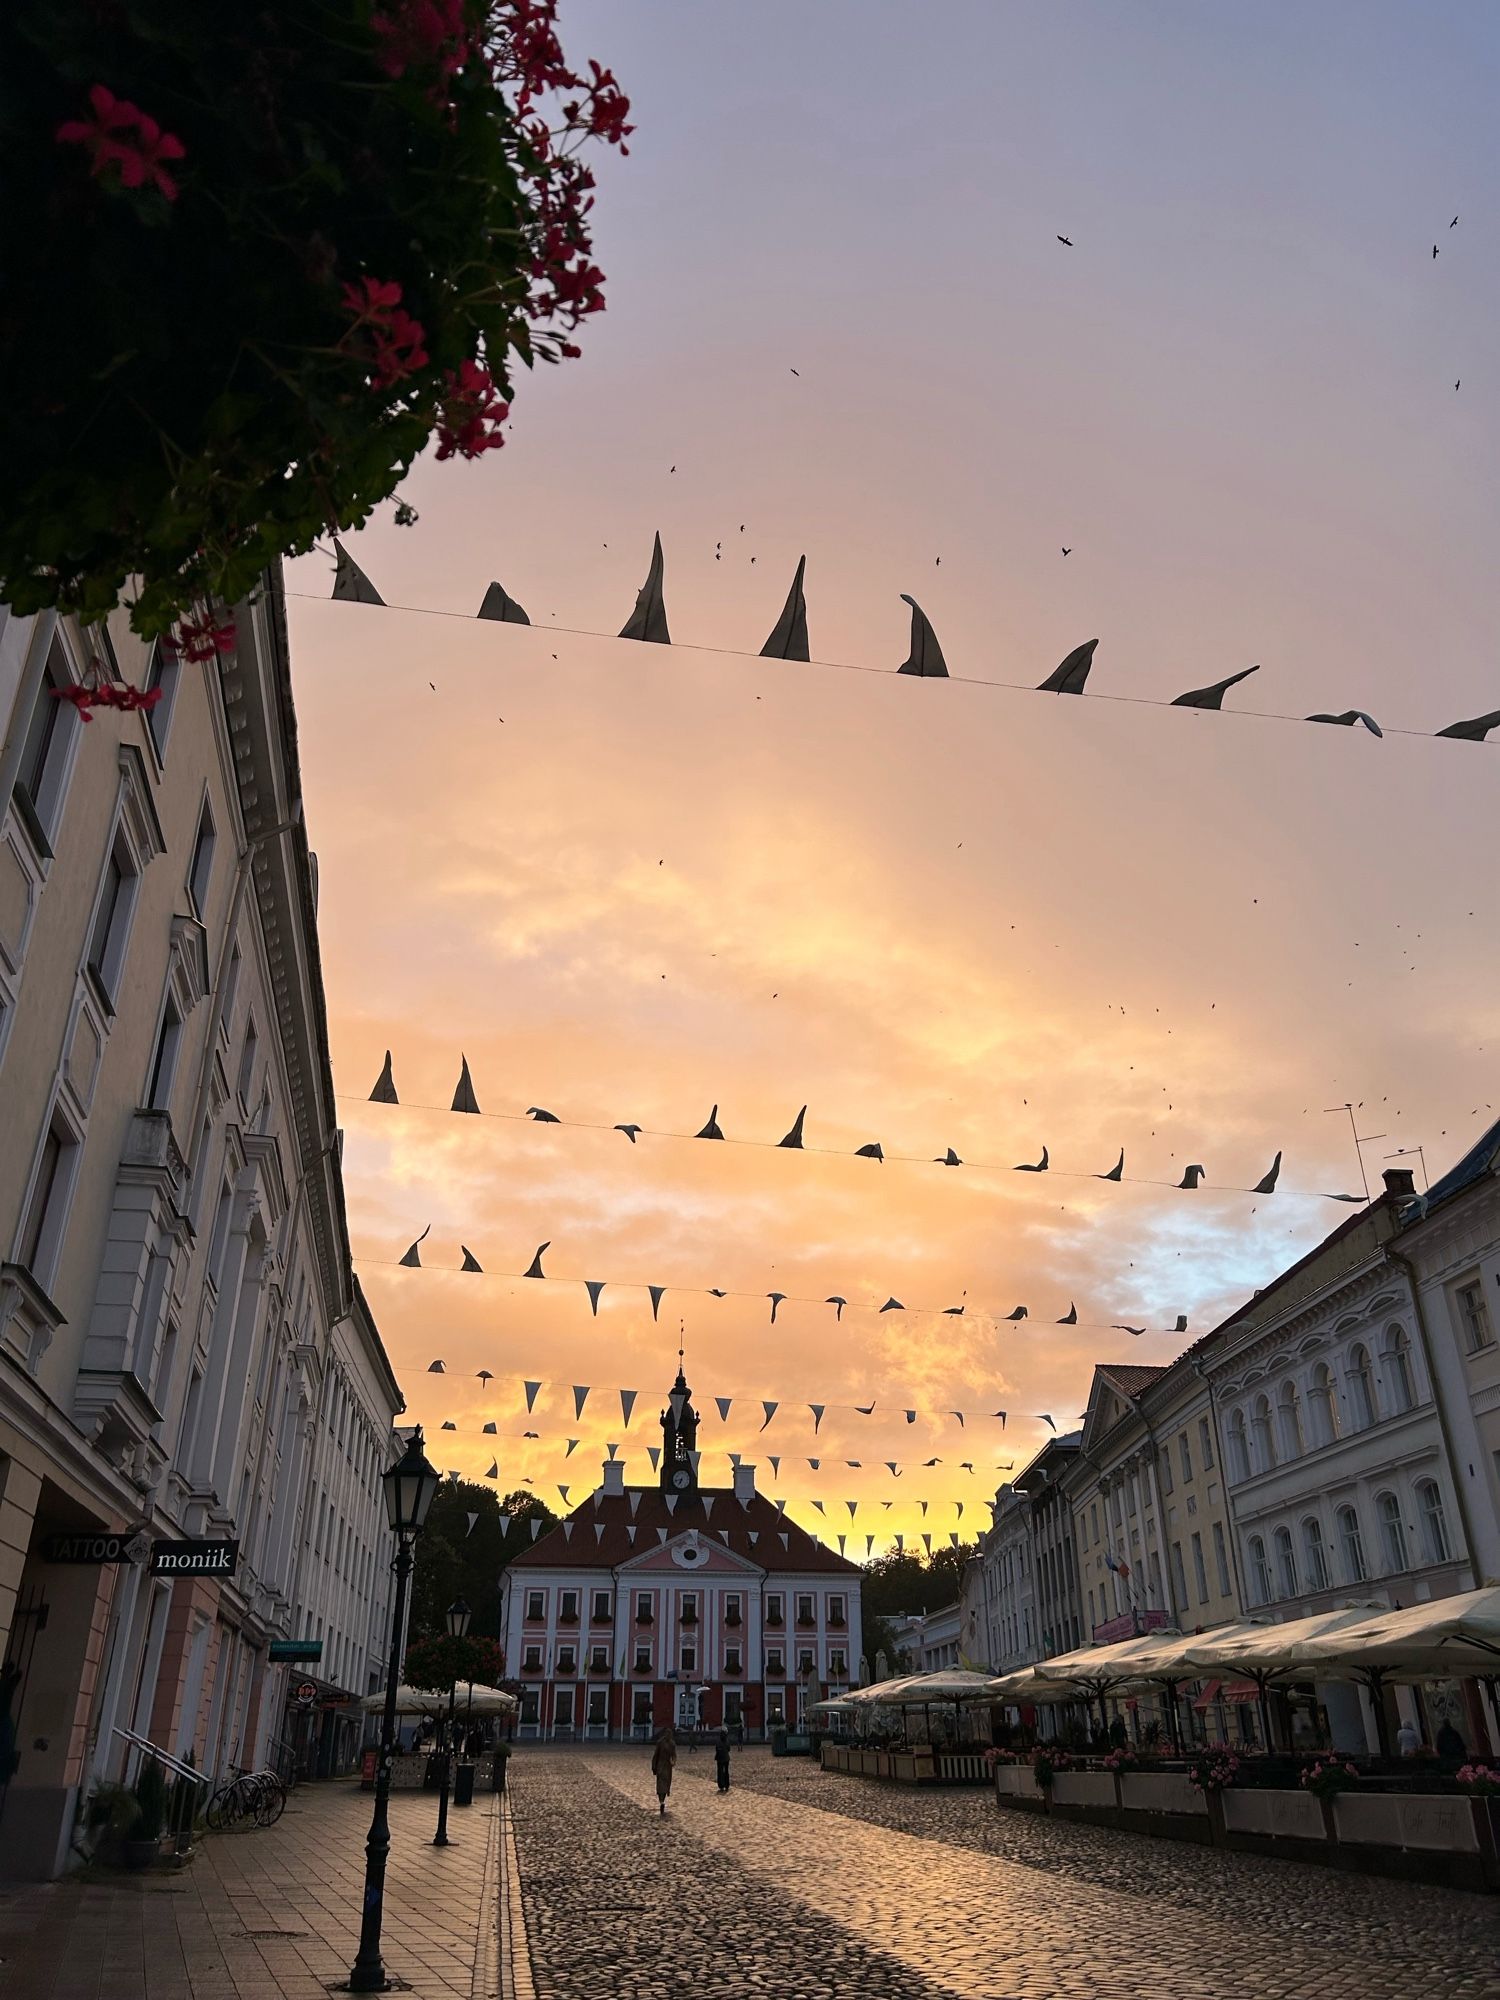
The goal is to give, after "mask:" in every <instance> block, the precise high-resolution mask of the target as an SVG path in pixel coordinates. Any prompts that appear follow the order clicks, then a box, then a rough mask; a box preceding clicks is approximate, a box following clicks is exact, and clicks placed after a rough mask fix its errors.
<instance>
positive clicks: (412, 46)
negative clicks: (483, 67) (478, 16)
mask: <svg viewBox="0 0 1500 2000" xmlns="http://www.w3.org/2000/svg"><path fill="white" fill-rule="evenodd" d="M370 26H371V27H372V28H373V29H374V31H375V39H376V41H377V42H378V43H379V44H380V67H381V68H382V69H383V70H384V71H385V73H386V75H387V76H389V77H392V78H394V77H399V76H404V75H405V73H406V71H407V70H408V69H436V70H437V72H438V75H439V77H440V78H441V79H442V81H443V82H445V83H446V82H447V80H448V78H449V77H451V76H456V75H457V74H458V72H459V71H460V70H461V69H462V68H463V66H464V64H465V63H466V62H468V60H469V58H470V57H471V56H472V55H473V53H474V45H473V43H472V42H471V41H470V39H469V30H468V27H467V25H466V23H465V21H464V4H463V0H399V4H398V5H396V6H395V7H393V8H392V10H391V11H390V12H389V13H379V14H372V15H371V16H370Z"/></svg>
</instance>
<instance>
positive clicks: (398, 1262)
mask: <svg viewBox="0 0 1500 2000" xmlns="http://www.w3.org/2000/svg"><path fill="white" fill-rule="evenodd" d="M430 1227H431V1224H429V1225H428V1228H430ZM426 1235H427V1230H425V1229H424V1230H423V1232H422V1235H421V1236H419V1237H417V1238H416V1240H415V1241H414V1242H413V1243H412V1244H411V1245H410V1246H409V1247H408V1249H407V1250H406V1253H405V1254H404V1256H400V1257H368V1256H363V1255H362V1256H361V1257H360V1258H359V1263H360V1267H361V1269H376V1270H388V1271H395V1270H406V1271H424V1272H427V1273H428V1274H429V1275H433V1276H442V1275H448V1276H470V1277H480V1278H497V1279H503V1280H505V1281H506V1282H507V1283H509V1282H517V1283H518V1282H520V1281H521V1280H523V1279H526V1278H534V1279H541V1280H544V1281H545V1282H547V1283H549V1284H557V1285H582V1286H583V1287H584V1289H585V1291H586V1292H587V1293H588V1299H589V1308H590V1310H591V1312H592V1313H593V1314H594V1315H595V1316H596V1317H597V1315H598V1312H599V1300H600V1298H601V1296H602V1295H603V1293H604V1292H605V1291H606V1290H614V1291H620V1292H645V1293H646V1294H647V1296H648V1297H649V1299H650V1301H651V1317H652V1318H653V1319H658V1318H659V1317H660V1310H661V1302H662V1300H663V1299H664V1298H665V1297H666V1295H667V1293H668V1292H672V1293H673V1294H684V1295H686V1296H688V1297H690V1298H707V1299H759V1300H762V1301H767V1302H769V1305H770V1316H771V1324H772V1325H773V1326H774V1325H775V1324H776V1314H777V1312H778V1311H779V1309H780V1308H781V1307H782V1306H783V1305H788V1304H790V1305H809V1306H810V1305H823V1306H832V1307H833V1308H834V1316H835V1319H836V1320H838V1321H840V1322H842V1320H843V1317H844V1313H845V1311H846V1310H847V1311H850V1312H870V1313H874V1314H875V1315H876V1316H877V1317H878V1316H879V1315H880V1314H881V1313H891V1312H895V1313H922V1314H927V1315H932V1316H935V1317H938V1318H942V1319H964V1318H969V1317H972V1318H974V1319H988V1320H991V1321H993V1322H995V1323H997V1324H1001V1325H1011V1324H1014V1325H1017V1326H1018V1325H1020V1323H1021V1322H1022V1321H1023V1320H1025V1321H1029V1322H1030V1323H1031V1325H1032V1326H1034V1327H1035V1326H1044V1325H1046V1324H1048V1322H1046V1321H1044V1320H1033V1319H1032V1318H1031V1309H1030V1307H1029V1306H1024V1305H1016V1306H1012V1307H1011V1309H1010V1311H1009V1312H1000V1311H998V1310H995V1311H991V1310H989V1309H988V1308H985V1307H980V1306H974V1307H971V1306H970V1305H969V1304H968V1303H967V1301H966V1300H965V1301H964V1302H962V1303H960V1304H958V1305H956V1306H921V1305H918V1306H909V1305H906V1304H904V1303H903V1302H902V1300H900V1299H898V1298H897V1297H896V1295H895V1294H894V1292H893V1293H891V1294H890V1296H889V1297H888V1298H887V1299H886V1301H885V1303H884V1304H883V1305H876V1304H875V1302H874V1301H873V1299H871V1300H861V1299H850V1298H846V1297H845V1296H844V1295H843V1294H841V1293H839V1292H832V1293H829V1294H828V1295H827V1296H826V1297H825V1298H821V1299H820V1298H819V1297H818V1296H817V1295H816V1294H815V1293H811V1292H745V1291H736V1290H734V1289H733V1288H730V1287H725V1286H722V1285H707V1286H705V1285H643V1284H641V1283H639V1282H637V1281H634V1280H631V1279H622V1280H615V1279H604V1278H560V1277H555V1276H554V1275H553V1274H552V1273H551V1272H548V1271H545V1270H543V1269H542V1254H543V1252H544V1251H547V1250H550V1249H551V1247H552V1246H551V1244H550V1242H548V1243H543V1244H541V1245H540V1246H539V1247H538V1249H537V1252H536V1255H535V1256H534V1257H533V1258H532V1260H531V1263H530V1264H529V1265H528V1266H527V1268H526V1269H525V1270H524V1271H493V1270H488V1269H486V1268H485V1266H484V1265H483V1264H481V1263H480V1262H479V1260H478V1258H477V1257H476V1256H475V1255H474V1253H473V1251H472V1250H470V1249H469V1247H468V1245H467V1244H462V1243H461V1244H460V1245H459V1249H460V1250H461V1251H462V1252H463V1262H462V1263H460V1264H450V1265H440V1264H424V1263H423V1262H422V1259H421V1251H420V1245H421V1243H422V1241H423V1239H424V1238H425V1237H426ZM1050 1324H1051V1325H1053V1326H1067V1327H1075V1326H1076V1327H1079V1328H1081V1329H1082V1330H1083V1331H1084V1332H1086V1333H1087V1332H1093V1333H1128V1334H1133V1335H1134V1336H1135V1337H1136V1338H1137V1339H1139V1338H1140V1336H1141V1335H1142V1334H1147V1333H1173V1334H1178V1333H1186V1332H1187V1331H1188V1320H1187V1314H1186V1313H1179V1314H1178V1315H1177V1318H1176V1320H1175V1321H1174V1323H1173V1324H1172V1325H1171V1326H1132V1325H1131V1324H1130V1323H1129V1322H1128V1321H1126V1320H1108V1321H1101V1320H1083V1319H1080V1318H1079V1317H1078V1307H1077V1304H1076V1302H1074V1301H1071V1300H1070V1301H1069V1304H1068V1310H1067V1311H1066V1312H1065V1313H1063V1314H1062V1315H1061V1316H1060V1317H1059V1318H1057V1319H1055V1320H1053V1321H1051V1322H1050Z"/></svg>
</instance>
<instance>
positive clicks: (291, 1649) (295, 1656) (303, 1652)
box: [271, 1639, 323, 1660]
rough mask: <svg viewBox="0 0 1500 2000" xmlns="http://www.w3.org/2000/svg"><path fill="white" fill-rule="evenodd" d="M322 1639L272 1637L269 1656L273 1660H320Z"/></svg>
mask: <svg viewBox="0 0 1500 2000" xmlns="http://www.w3.org/2000/svg"><path fill="white" fill-rule="evenodd" d="M322 1657H323V1641H322V1640H321V1639H273V1640H272V1641H271V1658H272V1659H273V1660H321V1659H322Z"/></svg>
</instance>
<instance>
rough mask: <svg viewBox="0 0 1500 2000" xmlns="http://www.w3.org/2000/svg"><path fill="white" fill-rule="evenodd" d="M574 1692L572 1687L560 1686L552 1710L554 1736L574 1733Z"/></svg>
mask: <svg viewBox="0 0 1500 2000" xmlns="http://www.w3.org/2000/svg"><path fill="white" fill-rule="evenodd" d="M573 1694H574V1690H573V1689H572V1688H570V1687H566V1688H559V1689H558V1690H557V1694H556V1697H555V1700H554V1706H553V1710H552V1733H553V1735H554V1736H571V1735H572V1734H573Z"/></svg>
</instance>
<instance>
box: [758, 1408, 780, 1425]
mask: <svg viewBox="0 0 1500 2000" xmlns="http://www.w3.org/2000/svg"><path fill="white" fill-rule="evenodd" d="M761 1408H762V1409H763V1410H764V1411H765V1413H766V1423H765V1424H762V1425H761V1429H762V1430H764V1429H765V1427H766V1424H768V1423H769V1422H770V1421H771V1419H772V1417H774V1416H775V1414H776V1412H777V1411H778V1410H779V1409H780V1408H781V1405H780V1404H779V1403H762V1404H761Z"/></svg>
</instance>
